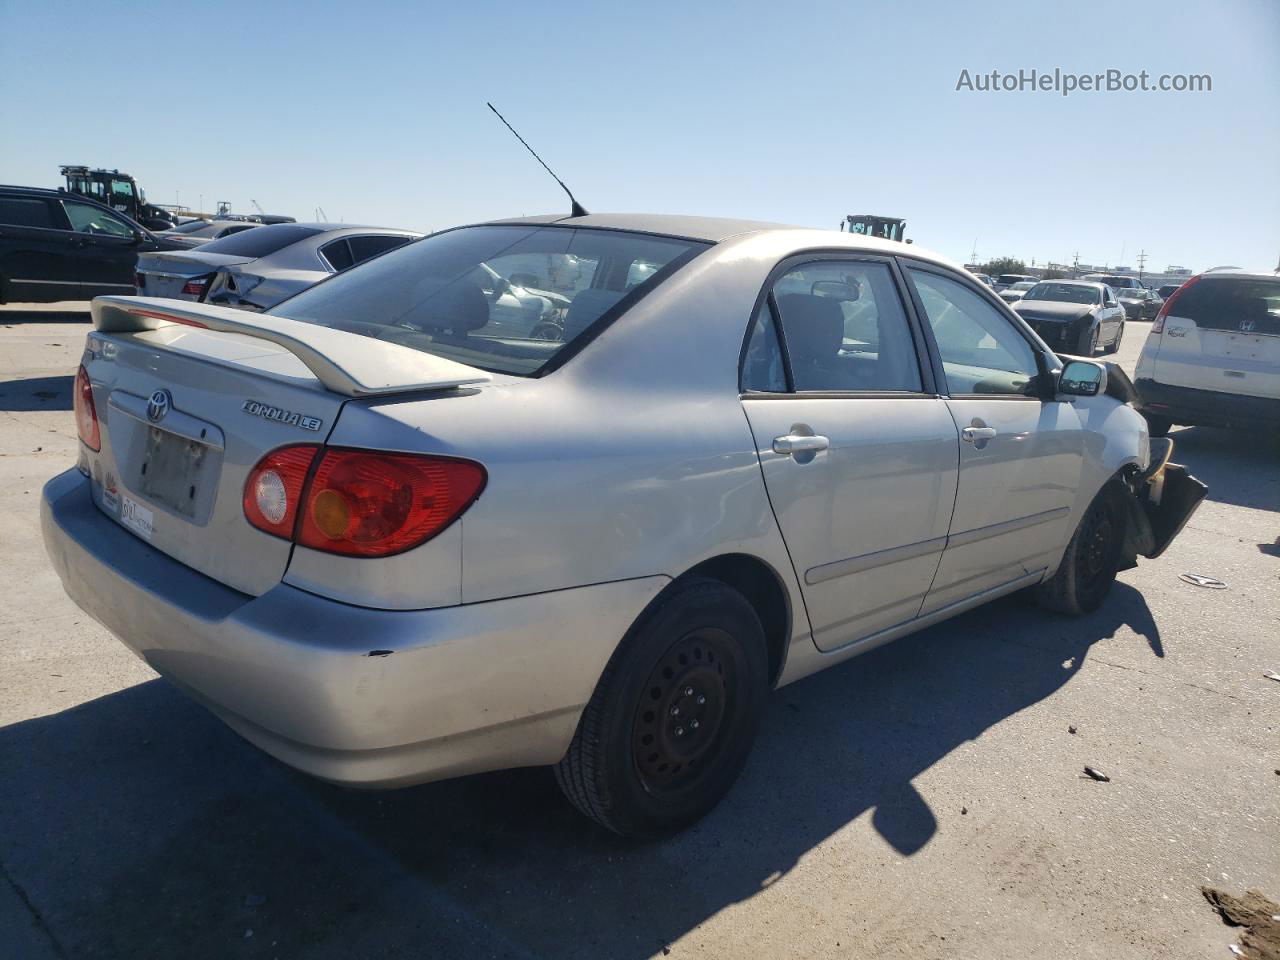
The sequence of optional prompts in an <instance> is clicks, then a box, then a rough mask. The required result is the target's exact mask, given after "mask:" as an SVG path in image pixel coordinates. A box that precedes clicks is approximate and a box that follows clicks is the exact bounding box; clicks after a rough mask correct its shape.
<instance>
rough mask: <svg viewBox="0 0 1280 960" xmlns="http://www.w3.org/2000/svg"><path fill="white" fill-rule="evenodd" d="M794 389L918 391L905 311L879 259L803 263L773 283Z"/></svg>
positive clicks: (921, 387)
mask: <svg viewBox="0 0 1280 960" xmlns="http://www.w3.org/2000/svg"><path fill="white" fill-rule="evenodd" d="M773 297H774V302H775V303H776V304H777V307H778V314H779V317H778V320H779V324H780V326H781V329H782V336H783V338H784V340H785V341H786V345H787V357H788V359H789V360H790V366H791V378H792V383H793V384H794V387H795V389H796V390H797V391H838V392H842V393H844V392H850V391H870V392H911V393H918V392H919V391H921V390H922V389H923V385H922V383H921V380H920V365H919V363H918V361H917V359H916V349H915V344H914V343H913V342H912V339H911V330H910V328H909V327H908V326H907V317H906V313H905V312H904V310H903V308H902V301H901V299H900V298H899V296H898V291H897V287H896V286H895V284H894V280H893V274H892V272H891V271H890V269H889V267H888V266H887V265H886V264H884V263H871V262H859V261H853V260H832V261H825V262H815V263H806V264H805V265H804V266H801V267H797V268H796V269H794V270H791V271H789V272H788V273H786V274H785V275H783V276H782V277H781V278H779V280H778V282H777V283H775V284H774V287H773Z"/></svg>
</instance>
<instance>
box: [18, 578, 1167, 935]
mask: <svg viewBox="0 0 1280 960" xmlns="http://www.w3.org/2000/svg"><path fill="white" fill-rule="evenodd" d="M1126 625H1127V626H1129V627H1131V628H1132V629H1134V630H1135V631H1136V632H1138V633H1140V634H1142V635H1143V636H1144V637H1145V638H1146V640H1147V642H1148V643H1149V644H1150V645H1151V647H1152V648H1153V649H1154V650H1156V651H1157V652H1159V632H1158V629H1157V627H1156V625H1155V622H1154V620H1153V618H1152V616H1151V613H1150V611H1149V610H1148V609H1147V606H1146V603H1145V601H1144V600H1143V598H1142V596H1141V595H1140V594H1139V593H1138V592H1137V591H1135V590H1133V589H1132V588H1130V587H1127V586H1124V585H1118V586H1117V588H1116V590H1115V591H1114V593H1113V594H1112V596H1111V598H1110V599H1109V601H1108V603H1107V604H1106V605H1105V606H1104V608H1103V609H1102V610H1100V611H1098V612H1097V613H1095V614H1093V615H1091V616H1089V617H1085V618H1083V619H1080V620H1068V619H1062V618H1056V617H1053V616H1050V615H1046V614H1045V613H1044V612H1043V611H1040V610H1038V609H1037V608H1035V607H1034V606H1032V605H1031V604H1029V603H1026V602H1025V601H1024V600H1021V599H1019V598H1016V597H1015V598H1009V599H1006V600H1004V601H1000V602H998V603H995V604H992V605H990V606H988V607H986V608H983V609H980V610H977V611H974V612H971V613H969V614H966V615H964V616H961V617H959V618H956V619H955V620H952V621H950V622H949V623H946V624H943V625H940V626H938V627H934V628H932V629H930V630H927V631H924V632H922V633H920V634H917V635H915V636H913V637H909V638H906V639H903V640H901V641H898V642H897V643H895V644H891V645H889V646H887V647H884V648H881V649H879V650H876V651H872V652H871V653H869V654H867V655H866V656H864V657H859V658H855V659H854V660H852V661H849V662H848V663H845V664H842V665H840V666H837V667H835V668H833V669H831V670H828V671H825V672H824V673H821V674H818V675H816V676H813V677H810V678H808V679H806V680H804V681H801V682H799V683H797V684H794V685H792V686H789V687H786V688H784V689H782V690H780V691H778V692H777V693H775V694H774V696H773V698H772V701H771V704H770V709H769V714H768V716H767V718H766V721H765V724H764V728H763V732H762V734H761V737H760V739H759V741H758V742H757V744H756V748H755V750H754V752H753V755H752V758H751V760H750V762H749V764H748V767H747V769H746V771H745V773H744V774H743V777H742V779H741V780H740V781H739V783H738V784H737V786H736V787H735V788H734V790H733V792H732V793H731V794H730V796H729V797H728V798H727V799H726V801H725V802H724V803H722V804H721V805H720V807H719V808H717V809H716V810H715V811H714V812H713V813H712V814H711V815H710V816H708V817H707V818H706V819H705V820H703V821H702V822H701V823H699V824H697V825H696V826H694V827H693V828H691V829H689V830H687V831H685V832H683V833H681V834H679V835H677V836H674V837H671V838H668V839H665V840H660V841H651V842H634V841H626V840H622V839H620V838H617V837H614V836H613V835H611V834H608V833H606V832H604V831H602V830H600V829H598V828H596V827H595V826H594V825H592V824H590V823H589V822H587V821H586V820H584V819H583V818H582V817H581V816H579V815H578V814H577V813H576V812H574V811H573V810H572V809H571V808H570V806H569V805H568V803H567V802H566V801H565V800H564V799H563V798H562V797H561V796H560V794H559V791H558V790H557V788H556V786H555V784H554V782H553V778H552V776H551V774H550V773H549V771H547V770H517V771H509V772H504V773H495V774H487V775H482V776H473V777H468V778H464V779H460V780H454V781H446V782H442V783H437V784H428V785H424V786H421V787H414V788H410V789H405V790H399V791H391V792H364V791H356V790H349V789H344V788H340V787H335V786H330V785H326V784H323V783H320V782H317V781H314V780H311V779H309V778H307V777H305V776H302V775H300V774H296V773H294V772H292V771H290V770H288V769H286V768H285V767H283V766H282V765H280V764H278V763H276V762H275V761H273V760H271V759H270V758H268V757H266V756H265V755H263V754H261V753H259V752H258V751H257V750H255V749H254V748H252V747H250V746H248V745H247V744H245V743H244V742H243V741H241V740H239V739H238V738H237V737H236V736H235V735H234V734H233V733H231V732H230V730H229V729H227V728H226V727H224V726H223V725H222V724H221V723H220V722H218V721H216V720H215V719H214V718H212V717H211V716H210V715H209V714H207V713H205V712H204V711H203V710H202V709H201V708H199V707H197V706H196V705H195V704H194V703H192V702H191V701H189V700H187V699H186V698H185V697H183V696H182V695H181V694H179V693H177V692H176V691H175V690H174V689H173V688H172V687H170V686H169V685H168V684H167V683H165V682H163V681H159V680H156V681H151V682H147V683H143V684H140V685H138V686H135V687H132V688H129V689H126V690H123V691H121V692H119V693H116V694H112V695H110V696H106V697H103V698H101V699H98V700H94V701H90V702H88V703H85V704H83V705H82V706H79V707H76V708H74V709H71V710H67V711H65V712H62V713H58V714H53V715H51V716H46V717H40V718H37V719H33V720H28V721H25V722H21V723H16V724H13V725H11V726H8V727H6V728H3V729H0V769H3V770H5V771H6V772H7V774H8V775H7V776H5V777H3V778H0V861H2V862H3V868H4V872H5V873H6V874H7V876H9V877H10V878H12V880H13V882H14V883H15V884H16V885H18V886H19V887H20V888H21V889H22V890H23V892H24V895H25V897H26V899H27V901H28V902H29V903H31V904H32V905H33V906H34V908H35V909H36V910H38V911H39V913H40V916H41V920H42V921H43V923H44V924H45V925H46V926H47V928H48V929H50V930H51V931H53V934H54V936H55V937H56V938H57V940H58V945H59V947H60V948H61V950H62V952H63V954H64V955H67V956H76V957H81V956H84V957H130V958H138V957H172V956H183V957H188V958H203V957H209V958H213V957H218V958H221V957H226V956H231V955H234V956H238V957H272V956H276V955H280V956H284V955H288V956H306V957H308V958H317V957H318V958H328V957H334V958H338V957H353V956H362V957H364V956H369V957H383V956H388V957H389V956H397V957H398V956H410V955H412V956H433V957H453V956H466V957H470V956H480V955H483V956H504V957H505V956H515V957H532V956H547V957H557V958H558V957H584V958H600V957H620V958H627V960H630V958H640V957H648V956H650V955H651V954H653V953H655V952H658V951H660V950H661V949H662V948H663V947H664V946H665V945H667V944H669V943H671V942H672V941H674V940H676V939H678V938H679V937H681V936H682V935H684V934H686V933H688V932H689V931H690V930H692V929H694V928H695V927H696V926H697V925H698V924H700V923H702V922H703V921H705V920H707V919H708V918H709V917H712V916H714V915H715V914H717V913H718V912H720V911H721V910H724V909H725V908H726V907H729V906H731V905H733V904H737V903H741V902H743V901H746V900H749V899H751V898H752V897H753V896H755V895H756V894H757V893H759V892H760V891H761V890H763V889H765V888H766V887H768V886H769V885H770V884H772V883H774V882H776V881H777V879H778V878H780V877H782V876H784V875H786V874H787V873H788V871H790V870H791V869H792V868H793V867H794V866H795V865H796V864H797V863H798V862H799V861H800V860H801V858H802V857H804V856H805V855H806V854H807V853H808V852H809V851H811V850H812V849H813V848H814V847H815V846H816V845H818V844H820V843H822V842H823V841H824V840H826V839H827V838H829V837H831V836H832V834H834V833H835V832H837V831H839V830H841V829H843V828H845V827H847V826H849V825H850V824H851V823H853V821H855V820H857V819H859V818H860V817H863V816H864V815H865V814H870V817H869V824H870V827H871V829H873V830H874V831H876V832H877V833H878V834H879V836H880V837H881V838H883V840H884V841H885V842H886V843H887V844H888V846H889V847H891V848H892V849H893V851H896V853H897V854H898V855H901V856H911V855H913V854H915V853H917V852H918V851H920V850H921V849H922V848H924V847H925V846H926V845H927V844H928V843H929V842H930V841H931V840H932V838H933V837H935V836H936V835H937V834H938V832H939V831H941V830H945V829H948V828H947V826H946V822H947V821H948V820H950V819H954V816H953V815H954V813H955V811H953V810H948V811H947V813H946V814H943V815H940V814H939V811H938V810H937V809H935V807H934V805H933V804H931V802H930V799H929V797H928V796H926V795H924V794H923V793H922V792H921V791H920V790H919V789H918V788H917V787H916V786H915V785H914V782H913V781H914V780H915V779H916V778H917V777H918V776H919V775H920V774H921V773H922V772H924V771H927V770H928V769H929V768H930V767H932V766H933V765H934V764H936V763H938V762H939V761H940V760H942V759H943V758H945V757H946V756H947V755H948V754H949V753H950V752H951V751H952V750H954V749H956V748H957V747H960V746H962V745H963V744H965V743H967V742H968V741H970V740H973V739H975V738H977V737H979V736H981V735H982V734H983V733H984V732H986V731H988V730H990V729H991V728H993V727H994V726H996V725H998V724H999V723H1001V722H1002V721H1004V720H1005V719H1007V718H1008V717H1010V716H1012V715H1013V714H1016V713H1018V712H1019V711H1021V710H1024V709H1026V708H1028V707H1030V706H1032V705H1034V704H1036V703H1039V702H1040V701H1042V700H1044V699H1045V698H1047V697H1050V696H1052V695H1053V694H1054V693H1055V692H1056V691H1058V690H1059V689H1061V688H1062V687H1063V686H1064V685H1065V684H1067V683H1069V682H1070V681H1071V679H1072V678H1073V677H1075V675H1076V674H1077V673H1078V672H1079V671H1080V669H1081V666H1082V664H1083V662H1084V661H1085V659H1086V658H1087V656H1088V655H1089V651H1090V648H1091V647H1092V645H1093V644H1094V643H1095V642H1097V641H1098V640H1100V639H1103V638H1106V637H1111V636H1113V635H1115V634H1116V632H1117V631H1118V630H1120V629H1121V628H1122V627H1124V626H1126ZM1060 772H1061V773H1062V775H1064V776H1066V775H1069V774H1070V773H1074V772H1075V771H1070V772H1068V771H1060ZM987 775H988V774H985V773H983V772H982V771H979V770H976V769H975V770H974V771H973V773H972V776H973V778H974V779H975V781H977V780H979V779H982V778H985V777H986V776H987ZM850 869H851V870H853V871H854V872H855V873H856V865H855V864H851V865H850Z"/></svg>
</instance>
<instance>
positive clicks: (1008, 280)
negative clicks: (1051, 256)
mask: <svg viewBox="0 0 1280 960" xmlns="http://www.w3.org/2000/svg"><path fill="white" fill-rule="evenodd" d="M1039 279H1040V278H1039V277H1033V276H1031V274H1029V273H1002V274H1000V276H998V277H996V282H995V283H994V284H992V286H993V287H994V289H995V291H996V293H999V292H1000V291H1001V290H1004V289H1005V288H1006V287H1011V286H1013V285H1014V284H1015V283H1024V282H1027V281H1030V282H1031V283H1035V282H1036V281H1037V280H1039Z"/></svg>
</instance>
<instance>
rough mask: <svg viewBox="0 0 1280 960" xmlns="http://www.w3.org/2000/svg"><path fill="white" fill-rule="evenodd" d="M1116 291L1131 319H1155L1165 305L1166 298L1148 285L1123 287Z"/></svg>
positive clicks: (1125, 312)
mask: <svg viewBox="0 0 1280 960" xmlns="http://www.w3.org/2000/svg"><path fill="white" fill-rule="evenodd" d="M1115 293H1116V299H1117V300H1119V301H1120V306H1122V307H1124V315H1125V317H1127V318H1128V319H1130V320H1154V319H1155V317H1156V314H1157V313H1159V312H1160V308H1161V307H1162V306H1163V305H1164V300H1163V299H1162V298H1161V297H1160V296H1159V295H1157V294H1156V292H1155V291H1154V290H1148V289H1147V288H1146V287H1121V288H1120V289H1119V290H1117V291H1116V292H1115Z"/></svg>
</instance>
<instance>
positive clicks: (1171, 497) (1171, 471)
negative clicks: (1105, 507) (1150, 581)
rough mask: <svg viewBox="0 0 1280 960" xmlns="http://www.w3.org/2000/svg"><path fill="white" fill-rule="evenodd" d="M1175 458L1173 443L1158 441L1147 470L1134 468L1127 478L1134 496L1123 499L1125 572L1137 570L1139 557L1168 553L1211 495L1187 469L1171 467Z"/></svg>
mask: <svg viewBox="0 0 1280 960" xmlns="http://www.w3.org/2000/svg"><path fill="white" fill-rule="evenodd" d="M1172 455H1173V441H1172V440H1170V439H1169V438H1168V437H1154V438H1152V440H1151V458H1150V462H1149V464H1148V465H1147V468H1146V469H1145V470H1139V469H1137V468H1136V467H1134V468H1133V469H1132V470H1131V472H1129V473H1127V474H1126V475H1125V477H1124V480H1123V482H1124V485H1125V487H1126V489H1127V490H1128V493H1129V494H1130V496H1126V497H1123V501H1124V506H1125V516H1126V520H1127V522H1126V523H1125V535H1124V544H1123V546H1122V548H1121V557H1120V569H1121V570H1128V569H1130V568H1132V567H1135V566H1137V565H1138V557H1139V556H1143V557H1147V558H1149V559H1152V560H1154V559H1155V558H1156V557H1158V556H1160V554H1162V553H1164V552H1165V550H1166V549H1167V548H1168V546H1169V544H1171V543H1172V542H1173V538H1174V537H1176V536H1177V535H1178V534H1179V533H1180V532H1181V531H1182V528H1183V527H1184V526H1186V524H1187V521H1188V520H1190V519H1191V515H1192V514H1194V513H1195V512H1196V508H1197V507H1199V506H1200V501H1202V500H1203V499H1204V498H1205V495H1206V494H1208V492H1209V488H1208V487H1207V486H1206V485H1205V484H1203V483H1201V482H1200V481H1199V480H1197V479H1196V478H1195V477H1193V476H1191V474H1190V473H1188V472H1187V468H1186V467H1184V466H1182V465H1181V464H1178V463H1170V462H1169V458H1170V457H1171V456H1172Z"/></svg>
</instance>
